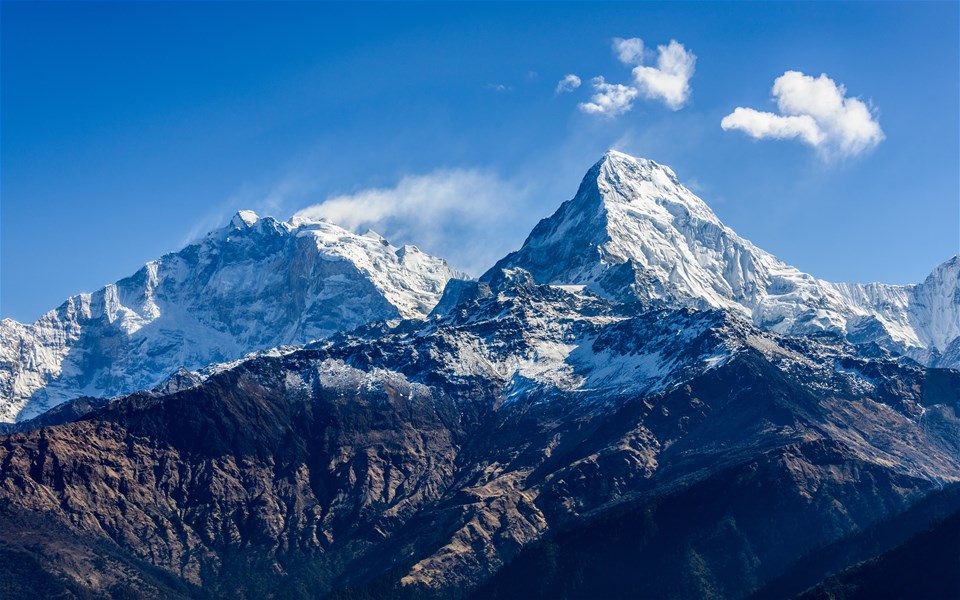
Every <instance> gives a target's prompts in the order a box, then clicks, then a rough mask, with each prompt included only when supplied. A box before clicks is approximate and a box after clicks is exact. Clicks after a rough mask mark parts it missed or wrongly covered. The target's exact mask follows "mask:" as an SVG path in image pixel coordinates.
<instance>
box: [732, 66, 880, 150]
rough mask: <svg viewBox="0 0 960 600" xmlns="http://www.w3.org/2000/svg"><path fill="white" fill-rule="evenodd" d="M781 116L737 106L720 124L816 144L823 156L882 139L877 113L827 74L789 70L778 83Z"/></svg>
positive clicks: (775, 87) (869, 145)
mask: <svg viewBox="0 0 960 600" xmlns="http://www.w3.org/2000/svg"><path fill="white" fill-rule="evenodd" d="M772 93H773V96H774V98H775V99H776V101H777V108H778V109H779V111H780V113H781V114H779V115H777V114H774V113H770V112H761V111H757V110H754V109H752V108H743V107H738V108H737V109H735V110H734V111H733V113H731V114H729V115H727V116H726V117H724V118H723V120H722V121H721V122H720V126H721V127H722V128H723V129H725V130H729V129H739V130H741V131H744V132H745V133H747V134H748V135H750V136H751V137H754V138H756V139H763V138H773V139H788V138H797V139H800V140H801V141H803V142H804V143H806V144H808V145H810V146H813V147H814V148H816V149H817V151H818V152H819V153H820V155H821V157H823V158H824V159H830V158H833V157H835V156H840V157H847V156H855V155H857V154H860V153H861V152H864V151H866V150H869V149H870V148H873V147H875V146H876V145H877V144H879V143H880V142H882V141H883V139H884V135H883V130H882V129H881V128H880V123H879V122H878V121H877V119H876V116H875V115H874V113H873V111H872V110H871V109H870V107H868V106H867V105H866V104H865V103H864V102H863V101H862V100H860V99H858V98H847V97H846V96H847V90H846V88H845V87H844V86H843V84H838V83H836V82H835V81H833V80H832V79H830V78H829V77H827V75H826V74H821V75H820V76H819V77H816V78H814V77H811V76H810V75H805V74H803V73H801V72H799V71H787V72H786V73H784V74H783V75H781V76H780V77H778V78H777V79H776V81H774V83H773V90H772Z"/></svg>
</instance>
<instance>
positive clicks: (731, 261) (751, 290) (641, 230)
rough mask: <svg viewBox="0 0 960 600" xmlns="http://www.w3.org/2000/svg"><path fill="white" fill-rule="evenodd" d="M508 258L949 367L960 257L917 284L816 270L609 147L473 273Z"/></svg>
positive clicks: (660, 169) (958, 333)
mask: <svg viewBox="0 0 960 600" xmlns="http://www.w3.org/2000/svg"><path fill="white" fill-rule="evenodd" d="M512 267H521V268H523V269H526V270H527V271H529V272H530V273H531V274H532V275H533V277H534V278H535V279H536V280H537V281H538V282H541V283H549V284H581V285H587V286H588V287H590V288H591V289H593V290H594V291H596V292H598V293H600V294H602V295H606V296H608V297H613V298H618V299H625V298H627V297H635V298H637V299H640V300H646V301H656V300H666V301H669V302H676V303H680V304H687V305H693V306H699V307H714V308H723V309H726V310H732V311H735V312H737V313H740V314H742V315H744V316H746V317H747V318H749V319H750V320H752V321H753V323H754V324H755V325H757V326H759V327H762V328H765V329H768V330H772V331H775V332H777V333H782V334H794V335H803V334H810V333H817V332H820V331H828V332H835V333H839V334H842V335H844V336H845V337H847V338H848V339H849V340H850V341H853V342H856V343H870V342H874V343H877V344H879V345H880V346H882V347H884V348H886V349H887V350H889V351H892V352H895V353H898V354H906V355H908V356H910V357H913V358H915V359H917V360H919V361H920V362H922V363H924V364H927V365H937V366H954V367H956V366H960V342H958V339H960V291H958V272H960V257H954V258H952V259H950V260H948V261H947V262H945V263H943V264H942V265H940V266H939V267H937V268H936V269H935V270H934V272H933V273H932V274H931V275H930V277H928V278H927V280H926V281H924V282H923V283H921V284H919V285H908V286H896V285H885V284H879V283H872V284H835V283H830V282H827V281H822V280H819V279H817V278H815V277H813V276H812V275H808V274H807V273H803V272H801V271H800V270H798V269H796V268H795V267H792V266H790V265H788V264H786V263H784V262H783V261H781V260H779V259H778V258H776V257H775V256H773V255H772V254H770V253H768V252H765V251H764V250H762V249H760V248H757V247H756V246H754V245H753V244H752V243H750V242H749V241H748V240H745V239H743V238H741V237H740V236H738V235H737V234H736V233H735V232H734V231H733V230H731V229H730V228H729V227H726V226H725V225H724V224H723V223H721V222H720V220H719V219H718V218H717V216H716V215H715V214H714V213H713V211H712V210H711V209H710V208H709V207H708V206H707V205H706V204H705V203H704V202H703V201H702V200H701V199H700V198H698V197H697V196H695V195H694V194H693V193H692V192H690V191H689V190H688V189H686V188H685V187H683V185H681V184H680V182H679V181H678V180H677V177H676V175H675V174H674V173H673V171H671V170H670V169H669V168H667V167H665V166H663V165H659V164H657V163H655V162H653V161H650V160H645V159H638V158H633V157H631V156H628V155H626V154H622V153H620V152H615V151H610V152H607V154H606V155H605V156H604V157H603V159H602V160H601V161H600V162H598V163H597V164H596V165H594V167H593V168H592V169H590V171H589V172H588V173H587V176H586V177H585V178H584V180H583V182H582V183H581V185H580V189H579V191H578V192H577V195H576V196H575V197H574V198H573V199H572V200H569V201H567V202H565V203H564V204H563V205H561V206H560V208H559V209H558V210H557V212H556V213H554V214H553V216H551V217H549V218H547V219H544V220H543V221H541V222H540V223H539V224H538V225H537V226H536V228H534V230H533V232H532V233H531V234H530V236H529V237H528V238H527V240H526V242H525V243H524V244H523V247H522V248H521V249H520V250H518V251H517V252H513V253H511V254H510V255H508V256H507V257H505V258H504V259H503V260H501V261H500V262H499V263H497V265H496V266H495V267H494V268H493V269H491V271H490V272H489V273H488V275H486V276H485V278H489V276H490V274H493V273H497V272H499V271H500V269H503V268H512Z"/></svg>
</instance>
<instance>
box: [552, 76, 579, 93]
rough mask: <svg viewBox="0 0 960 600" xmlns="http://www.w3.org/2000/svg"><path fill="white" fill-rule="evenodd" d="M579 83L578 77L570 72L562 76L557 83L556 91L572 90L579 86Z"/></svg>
mask: <svg viewBox="0 0 960 600" xmlns="http://www.w3.org/2000/svg"><path fill="white" fill-rule="evenodd" d="M580 83H581V82H580V78H579V77H577V76H576V75H574V74H573V73H570V74H569V75H566V76H564V78H563V79H561V80H560V82H559V83H557V89H556V93H557V94H562V93H564V92H572V91H573V90H575V89H577V88H578V87H580Z"/></svg>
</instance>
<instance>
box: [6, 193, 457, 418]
mask: <svg viewBox="0 0 960 600" xmlns="http://www.w3.org/2000/svg"><path fill="white" fill-rule="evenodd" d="M452 277H463V275H462V274H460V273H457V272H455V271H453V270H452V269H450V268H449V267H448V266H447V265H446V263H444V262H443V261H442V260H440V259H438V258H434V257H431V256H429V255H427V254H424V253H423V252H420V251H419V250H418V249H417V248H416V247H414V246H406V247H404V248H395V247H393V246H391V245H390V244H389V243H388V242H387V241H386V240H384V239H383V238H382V237H380V236H379V235H377V234H375V233H372V232H371V233H368V234H366V235H362V236H361V235H355V234H352V233H350V232H348V231H345V230H343V229H340V228H339V227H337V226H335V225H333V224H330V223H326V222H312V221H304V220H297V221H294V222H290V223H283V222H279V221H276V220H274V219H272V218H262V219H261V218H259V217H257V216H256V215H255V214H253V213H251V212H249V211H242V212H241V213H238V214H237V216H236V217H234V219H233V221H232V222H231V223H230V225H228V226H227V227H225V228H224V229H221V230H218V231H215V232H213V233H211V234H210V235H208V236H207V237H205V238H204V239H203V240H201V241H200V242H198V243H196V244H193V245H190V246H188V247H186V248H184V249H183V250H181V251H179V252H177V253H174V254H168V255H166V256H164V257H163V258H160V259H159V260H156V261H153V262H151V263H148V264H147V265H146V266H145V267H144V268H143V269H141V270H140V271H138V272H137V273H136V274H135V275H134V276H132V277H129V278H127V279H123V280H121V281H119V282H117V283H115V284H110V285H108V286H106V287H105V288H103V289H101V290H99V291H97V292H95V293H93V294H80V295H78V296H74V297H72V298H70V299H68V300H67V301H66V302H65V303H64V304H63V305H62V306H60V307H59V308H58V309H56V310H53V311H50V312H48V313H47V314H45V315H43V316H42V317H41V318H40V319H39V320H38V321H37V322H36V323H33V324H31V325H24V324H21V323H17V322H15V321H12V320H10V319H5V320H3V321H2V322H0V421H13V420H15V419H19V420H24V419H29V418H31V417H34V416H37V415H39V414H40V413H42V412H44V411H46V410H48V409H50V408H52V407H54V406H56V405H58V404H60V403H62V402H65V401H67V400H71V399H73V398H76V397H78V396H83V395H86V396H108V397H109V396H115V395H119V394H125V393H131V392H134V391H137V390H140V389H147V388H151V387H153V386H155V385H157V384H158V383H160V382H161V381H162V380H163V379H165V378H167V377H168V376H170V375H171V374H172V373H174V372H175V371H176V370H177V369H178V368H181V367H185V368H187V369H190V370H193V369H199V368H201V367H204V366H206V365H208V364H210V363H213V362H223V361H229V360H234V359H238V358H240V357H242V356H244V355H245V354H247V353H249V352H253V351H256V350H262V349H267V348H273V347H276V346H281V345H284V344H304V343H306V342H309V341H311V340H314V339H317V338H322V337H326V336H329V335H330V334H332V333H335V332H338V331H345V330H350V329H353V328H355V327H358V326H360V325H362V324H364V323H367V322H369V321H373V320H379V319H393V318H418V317H419V318H422V317H424V316H426V314H427V313H429V312H430V310H431V309H432V308H433V305H434V304H436V302H437V300H439V298H440V294H441V292H442V291H443V287H444V285H445V284H446V282H447V280H449V279H450V278H452Z"/></svg>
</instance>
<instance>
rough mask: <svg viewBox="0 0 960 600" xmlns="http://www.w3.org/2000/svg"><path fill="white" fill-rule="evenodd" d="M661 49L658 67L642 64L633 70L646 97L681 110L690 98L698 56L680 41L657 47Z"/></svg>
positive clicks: (658, 50) (634, 77) (637, 82)
mask: <svg viewBox="0 0 960 600" xmlns="http://www.w3.org/2000/svg"><path fill="white" fill-rule="evenodd" d="M638 41H639V40H638ZM657 52H658V56H657V66H656V67H646V66H643V65H639V66H637V67H635V68H634V69H633V80H634V83H635V84H636V86H637V89H638V90H639V91H640V93H641V94H643V96H644V97H645V98H648V99H650V100H662V101H663V103H664V104H666V105H667V106H668V107H669V108H670V109H671V110H680V109H681V108H683V105H684V104H686V103H687V100H688V99H689V98H690V78H691V77H693V71H694V66H695V65H696V63H697V57H696V55H694V53H693V52H690V51H689V50H687V49H686V48H684V46H683V44H681V43H679V42H677V41H676V40H670V43H669V44H667V45H666V46H657ZM621 60H623V59H622V58H621Z"/></svg>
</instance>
